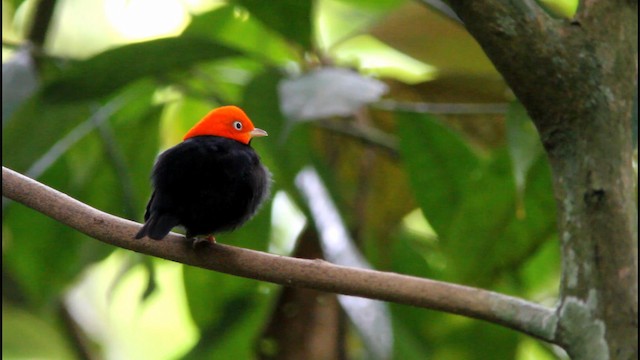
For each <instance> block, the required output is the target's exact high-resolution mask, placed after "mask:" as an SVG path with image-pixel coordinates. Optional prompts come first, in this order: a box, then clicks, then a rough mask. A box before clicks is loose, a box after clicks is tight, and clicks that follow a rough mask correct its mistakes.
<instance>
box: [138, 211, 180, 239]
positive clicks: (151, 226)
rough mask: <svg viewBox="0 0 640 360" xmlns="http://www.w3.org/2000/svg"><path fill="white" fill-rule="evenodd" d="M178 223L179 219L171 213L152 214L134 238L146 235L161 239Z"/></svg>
mask: <svg viewBox="0 0 640 360" xmlns="http://www.w3.org/2000/svg"><path fill="white" fill-rule="evenodd" d="M178 224H180V221H179V220H178V218H177V217H175V216H173V215H170V214H163V215H153V216H151V217H149V219H148V220H147V221H146V222H145V223H144V225H143V226H142V228H141V229H140V231H138V233H137V234H136V236H135V238H136V239H142V238H143V237H145V236H147V237H149V238H151V239H153V240H161V239H162V238H164V237H165V236H167V234H168V233H169V231H171V229H173V228H174V227H176V226H178Z"/></svg>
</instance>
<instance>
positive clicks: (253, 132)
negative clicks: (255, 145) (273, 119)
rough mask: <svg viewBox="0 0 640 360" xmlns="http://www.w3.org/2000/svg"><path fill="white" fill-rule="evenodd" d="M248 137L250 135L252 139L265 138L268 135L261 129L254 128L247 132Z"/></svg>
mask: <svg viewBox="0 0 640 360" xmlns="http://www.w3.org/2000/svg"><path fill="white" fill-rule="evenodd" d="M249 135H251V137H252V138H254V137H261V136H267V135H269V134H267V132H266V131H264V130H262V129H258V128H255V129H253V130H251V131H250V132H249Z"/></svg>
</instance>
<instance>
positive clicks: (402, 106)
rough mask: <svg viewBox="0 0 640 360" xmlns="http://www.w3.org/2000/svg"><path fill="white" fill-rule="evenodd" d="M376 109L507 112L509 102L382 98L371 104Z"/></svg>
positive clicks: (470, 113)
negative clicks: (475, 102)
mask: <svg viewBox="0 0 640 360" xmlns="http://www.w3.org/2000/svg"><path fill="white" fill-rule="evenodd" d="M371 106H372V107H373V108H375V109H381V110H388V111H409V112H416V113H429V114H445V115H467V114H468V115H474V114H505V113H506V112H507V110H508V108H509V104H507V103H494V104H492V103H487V104H464V103H414V102H402V101H397V100H389V99H387V100H380V101H378V102H377V103H373V104H371Z"/></svg>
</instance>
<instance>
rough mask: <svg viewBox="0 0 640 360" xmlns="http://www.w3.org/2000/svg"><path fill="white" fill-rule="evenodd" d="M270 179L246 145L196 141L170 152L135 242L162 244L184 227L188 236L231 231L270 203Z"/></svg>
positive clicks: (158, 169)
mask: <svg viewBox="0 0 640 360" xmlns="http://www.w3.org/2000/svg"><path fill="white" fill-rule="evenodd" d="M270 182H271V175H270V173H269V171H268V170H267V169H266V168H265V167H264V166H263V165H262V164H261V162H260V158H259V157H258V155H257V154H256V152H255V151H254V150H253V149H252V148H251V146H250V145H249V144H248V143H247V144H244V143H242V142H239V141H236V140H233V139H229V138H226V137H219V136H195V137H191V138H188V139H187V140H185V141H183V142H182V143H180V144H178V145H176V146H174V147H172V148H170V149H168V150H166V151H165V152H163V153H162V154H161V155H160V156H159V157H158V159H157V161H156V164H155V165H154V168H153V173H152V183H153V187H154V191H153V194H152V195H151V199H150V200H149V203H148V204H147V210H146V213H145V215H144V219H145V224H144V226H143V227H142V229H140V231H139V232H138V234H137V235H136V239H140V238H142V237H144V236H148V237H150V238H152V239H156V240H160V239H162V238H164V237H165V236H166V235H167V234H168V233H169V232H170V231H171V229H172V228H173V227H175V226H178V225H182V226H183V227H184V228H185V229H186V236H187V237H188V238H193V237H195V236H198V235H211V234H215V233H218V232H223V231H230V230H233V229H235V228H237V227H238V226H240V225H242V224H243V223H245V222H246V221H247V220H249V219H250V218H251V217H252V216H253V215H254V214H255V213H256V211H257V210H258V209H259V207H260V204H261V203H262V202H263V201H264V200H265V199H266V198H267V197H268V195H269V187H270Z"/></svg>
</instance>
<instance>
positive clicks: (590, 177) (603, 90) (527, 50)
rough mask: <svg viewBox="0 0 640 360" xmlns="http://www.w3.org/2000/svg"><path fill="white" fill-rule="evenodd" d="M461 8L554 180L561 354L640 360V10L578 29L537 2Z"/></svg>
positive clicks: (601, 13) (586, 15)
mask: <svg viewBox="0 0 640 360" xmlns="http://www.w3.org/2000/svg"><path fill="white" fill-rule="evenodd" d="M451 5H452V7H453V8H454V9H455V10H456V12H457V14H458V16H460V18H461V19H462V20H463V21H464V22H465V24H466V26H467V28H468V30H469V32H470V33H471V34H472V35H473V36H474V37H475V38H476V39H477V40H478V42H479V43H480V44H481V46H482V47H483V48H484V49H485V51H486V52H487V54H488V56H489V58H491V59H492V61H493V62H494V64H495V65H496V68H497V69H498V70H499V71H500V72H501V73H502V75H503V76H504V78H505V80H506V81H507V82H508V84H509V85H510V86H511V88H512V90H513V91H514V93H515V94H516V95H517V96H518V98H519V99H520V101H522V103H523V104H524V106H525V107H526V109H527V111H528V112H529V115H530V116H531V118H532V120H533V121H534V123H535V125H536V127H537V128H538V131H539V133H540V136H541V139H542V142H543V144H544V147H545V150H546V152H547V155H548V158H549V161H550V163H551V166H552V169H553V177H554V190H555V197H556V201H557V204H558V208H559V232H560V234H559V235H560V239H561V244H560V246H561V248H562V258H563V274H562V281H561V285H560V287H561V298H560V304H559V307H558V315H559V323H558V324H559V325H558V328H557V331H556V340H557V343H559V344H561V345H562V346H563V347H564V348H565V349H566V350H567V352H568V353H569V354H570V356H571V357H572V358H574V359H625V360H626V359H635V358H637V357H638V340H637V338H638V323H637V317H638V295H637V293H638V285H637V284H638V257H637V252H638V227H637V206H636V201H635V197H634V194H635V177H634V173H633V168H632V154H633V145H632V128H631V111H632V105H633V98H634V96H635V95H634V91H635V86H636V78H637V30H638V21H637V10H638V9H637V2H635V1H590V2H585V3H583V4H581V7H580V9H579V11H578V13H577V14H576V16H575V18H574V19H572V20H560V19H553V18H551V17H549V16H548V15H547V14H546V13H544V12H543V11H542V10H541V9H540V8H538V7H537V6H536V4H535V3H534V2H533V1H531V2H524V3H520V2H519V1H515V0H514V1H492V0H486V1H484V0H481V1H473V2H471V1H451Z"/></svg>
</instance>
